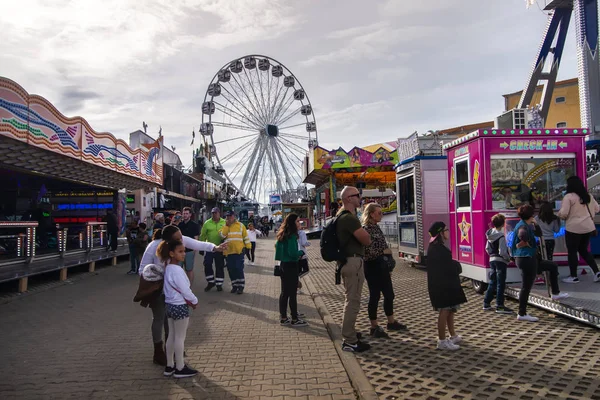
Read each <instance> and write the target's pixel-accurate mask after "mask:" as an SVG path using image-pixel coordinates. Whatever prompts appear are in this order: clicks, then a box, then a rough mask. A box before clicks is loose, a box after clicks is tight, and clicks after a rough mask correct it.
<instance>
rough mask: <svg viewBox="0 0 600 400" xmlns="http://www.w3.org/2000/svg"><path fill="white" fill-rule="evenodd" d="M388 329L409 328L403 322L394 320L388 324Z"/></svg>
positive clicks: (401, 329) (400, 329)
mask: <svg viewBox="0 0 600 400" xmlns="http://www.w3.org/2000/svg"><path fill="white" fill-rule="evenodd" d="M387 329H388V331H405V330H407V329H408V328H407V327H406V325H404V324H401V323H400V322H398V321H394V322H392V323H388V324H387Z"/></svg>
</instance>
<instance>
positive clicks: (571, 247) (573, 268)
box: [565, 231, 598, 278]
mask: <svg viewBox="0 0 600 400" xmlns="http://www.w3.org/2000/svg"><path fill="white" fill-rule="evenodd" d="M565 241H566V242H567V252H568V253H569V272H570V275H571V276H572V277H573V278H576V277H577V266H578V265H579V258H577V253H579V255H580V256H581V258H583V259H584V260H585V262H586V263H587V265H589V266H590V268H591V269H592V271H594V274H597V273H598V265H597V264H596V260H594V256H593V255H591V254H590V252H589V251H588V246H589V244H590V234H589V233H573V232H569V231H567V233H566V234H565Z"/></svg>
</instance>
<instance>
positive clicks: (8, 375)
mask: <svg viewBox="0 0 600 400" xmlns="http://www.w3.org/2000/svg"><path fill="white" fill-rule="evenodd" d="M273 244H274V242H273V241H272V240H270V239H267V240H259V242H258V249H257V256H258V258H257V264H258V266H255V267H251V266H246V269H245V271H246V282H247V283H246V284H247V286H246V292H245V293H244V294H243V295H234V294H230V293H229V285H226V288H225V291H223V292H220V293H219V292H216V291H214V289H213V291H212V292H210V293H204V291H203V288H204V286H205V281H204V279H203V277H204V273H203V269H202V266H201V259H202V257H201V256H197V258H196V282H195V283H194V285H193V289H194V292H195V293H196V295H197V296H198V297H199V300H200V304H201V306H199V307H198V309H197V310H195V311H193V312H192V317H191V321H190V327H189V330H188V336H187V340H186V352H187V361H188V363H189V364H190V365H192V366H193V367H195V368H197V369H198V370H199V371H200V374H199V375H198V376H197V377H196V378H193V379H182V380H175V379H172V378H164V377H163V376H162V368H161V367H158V366H156V365H153V364H152V362H151V357H152V350H153V348H152V340H151V336H150V322H151V312H150V310H148V309H144V308H142V307H140V306H139V304H137V303H133V302H132V298H133V295H134V293H135V291H136V288H137V278H136V277H135V276H130V275H126V274H125V272H126V271H127V270H128V264H127V263H121V264H119V265H118V266H117V267H106V268H103V269H101V270H99V272H98V273H97V274H89V275H88V274H86V276H85V278H84V279H76V281H75V282H73V284H66V285H64V284H60V285H59V284H57V285H56V286H55V287H48V285H46V287H44V289H43V290H40V291H38V292H36V290H35V289H33V290H32V293H31V294H29V295H27V296H14V297H13V298H12V299H8V301H7V299H6V298H5V299H3V303H4V304H0V321H1V323H2V328H1V329H0V343H1V344H0V360H1V361H0V398H1V399H3V400H7V399H69V398H73V399H90V398H91V399H128V400H129V399H192V398H193V399H226V398H227V399H238V398H239V399H241V398H247V399H281V400H291V399H309V398H310V399H354V398H355V395H354V392H353V389H352V387H351V385H350V383H349V379H348V376H347V374H346V372H345V369H344V367H343V366H342V364H341V362H340V359H339V357H338V355H337V353H336V350H335V348H334V347H333V343H332V341H331V340H330V338H329V336H328V333H327V331H326V329H325V327H324V324H323V322H322V320H321V318H320V317H319V314H318V313H317V311H316V308H315V305H314V302H313V301H312V299H311V297H310V296H308V295H302V296H299V308H300V310H301V311H302V312H305V313H306V314H307V320H308V321H309V323H310V326H309V327H305V328H291V327H282V326H280V325H279V317H278V312H277V309H278V306H277V298H278V296H279V292H280V283H279V279H278V278H276V277H274V276H273V272H272V265H273V262H272V260H273V250H274V249H273ZM50 286H51V285H50Z"/></svg>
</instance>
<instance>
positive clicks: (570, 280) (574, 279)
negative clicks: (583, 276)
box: [562, 276, 579, 283]
mask: <svg viewBox="0 0 600 400" xmlns="http://www.w3.org/2000/svg"><path fill="white" fill-rule="evenodd" d="M562 281H563V282H564V283H579V278H577V277H572V276H569V277H566V278H564V279H563V280H562Z"/></svg>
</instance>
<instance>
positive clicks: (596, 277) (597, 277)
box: [594, 272, 600, 282]
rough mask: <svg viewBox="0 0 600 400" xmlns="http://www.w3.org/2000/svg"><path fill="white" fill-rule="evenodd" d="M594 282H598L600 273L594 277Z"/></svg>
mask: <svg viewBox="0 0 600 400" xmlns="http://www.w3.org/2000/svg"><path fill="white" fill-rule="evenodd" d="M594 282H600V272H598V273H597V274H596V276H594Z"/></svg>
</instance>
